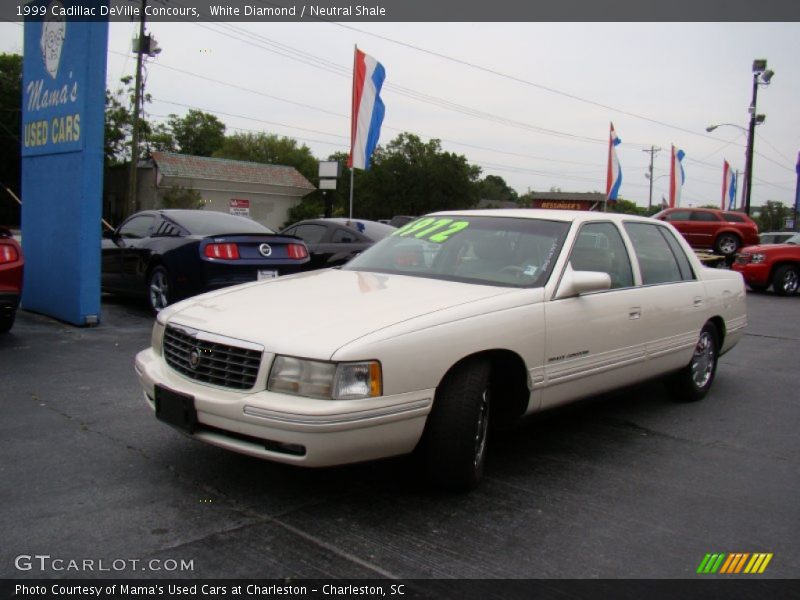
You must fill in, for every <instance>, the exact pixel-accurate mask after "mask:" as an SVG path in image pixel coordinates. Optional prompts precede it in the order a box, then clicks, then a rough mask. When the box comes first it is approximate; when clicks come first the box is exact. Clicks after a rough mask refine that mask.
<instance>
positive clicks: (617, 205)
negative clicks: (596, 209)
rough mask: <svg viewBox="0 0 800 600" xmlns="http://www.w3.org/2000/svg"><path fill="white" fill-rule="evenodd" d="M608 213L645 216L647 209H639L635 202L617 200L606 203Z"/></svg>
mask: <svg viewBox="0 0 800 600" xmlns="http://www.w3.org/2000/svg"><path fill="white" fill-rule="evenodd" d="M608 212H613V213H620V214H623V215H642V216H644V215H646V214H647V209H646V208H640V207H639V206H637V205H636V202H631V201H630V200H624V199H623V198H618V199H617V201H616V202H609V203H608Z"/></svg>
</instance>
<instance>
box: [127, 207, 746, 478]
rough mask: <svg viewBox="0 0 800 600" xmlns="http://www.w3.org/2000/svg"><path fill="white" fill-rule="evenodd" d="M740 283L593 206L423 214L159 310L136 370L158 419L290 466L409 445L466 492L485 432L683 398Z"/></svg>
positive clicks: (704, 369) (403, 449)
mask: <svg viewBox="0 0 800 600" xmlns="http://www.w3.org/2000/svg"><path fill="white" fill-rule="evenodd" d="M746 321H747V317H746V312H745V289H744V284H743V282H742V278H741V276H740V275H739V274H738V273H735V272H731V271H727V270H719V269H708V268H705V267H703V266H702V265H701V263H700V262H699V261H698V260H697V258H696V257H695V254H694V252H693V251H692V250H691V248H690V247H689V246H688V245H687V244H686V242H685V241H684V239H683V237H682V236H681V235H680V234H678V233H677V232H676V231H675V230H674V229H673V228H672V227H671V226H670V225H669V224H667V223H663V222H659V221H655V220H651V219H645V218H638V217H632V216H627V215H614V214H608V213H591V212H571V211H545V210H487V211H458V212H448V213H437V214H433V215H429V216H427V217H424V218H421V219H418V220H416V221H414V222H412V223H410V224H408V225H406V226H405V227H403V228H401V229H398V230H397V231H396V232H395V233H394V235H392V236H390V237H388V238H386V239H385V240H383V241H382V242H380V243H378V244H376V245H375V246H373V247H372V248H370V249H369V250H367V251H366V252H364V253H363V254H362V255H360V256H358V257H357V258H355V259H354V260H352V261H351V262H350V263H348V264H347V265H346V266H344V267H342V268H340V269H326V270H321V271H312V272H307V273H301V274H298V275H291V276H287V277H281V278H278V279H275V280H270V281H263V282H255V283H252V284H246V285H242V286H237V287H234V288H227V289H223V290H219V291H216V292H212V293H209V294H205V295H202V296H197V297H195V298H191V299H189V300H185V301H183V302H180V303H178V304H175V305H173V306H170V307H168V308H166V309H165V310H163V311H161V312H160V313H159V314H158V318H157V322H156V324H155V325H154V327H153V335H152V347H151V348H148V349H147V350H144V351H142V352H140V353H139V354H138V355H137V357H136V372H137V373H138V376H139V379H140V382H141V385H142V387H143V388H144V395H145V399H146V401H147V402H148V404H149V405H150V406H151V407H152V408H153V409H154V410H155V414H156V417H157V418H158V419H160V420H162V421H164V422H165V423H167V424H169V425H171V426H173V427H175V428H177V429H179V430H181V431H182V432H184V433H185V434H187V435H189V436H191V437H193V438H195V439H198V440H201V441H203V442H207V443H209V444H214V445H216V446H220V447H222V448H226V449H228V450H233V451H235V452H241V453H243V454H248V455H251V456H256V457H259V458H264V459H268V460H273V461H279V462H283V463H290V464H295V465H300V466H309V467H319V466H326V465H339V464H344V463H351V462H357V461H364V460H372V459H378V458H382V457H387V456H393V455H399V454H404V453H410V452H412V451H413V450H415V449H417V450H418V451H419V452H420V454H421V455H422V457H423V459H424V464H425V468H426V470H427V475H428V476H429V477H430V479H431V481H432V482H433V483H435V484H438V485H441V486H445V487H449V488H461V489H465V488H470V487H473V486H475V485H476V484H477V483H478V481H479V480H480V478H481V476H482V473H483V468H484V462H485V457H486V449H487V439H488V437H489V436H488V432H489V424H490V423H492V422H497V423H500V422H503V421H507V420H510V419H514V418H517V417H520V416H522V415H526V414H530V413H534V412H536V411H539V410H542V409H547V408H551V407H554V406H558V405H560V404H564V403H566V402H571V401H573V400H577V399H580V398H584V397H586V396H590V395H594V394H598V393H600V392H604V391H607V390H611V389H614V388H619V387H622V386H627V385H630V384H633V383H636V382H638V381H642V380H646V379H650V378H653V377H660V376H668V379H667V382H668V384H669V389H670V390H671V391H672V392H673V393H674V394H675V395H676V396H677V397H678V398H679V399H683V400H698V399H700V398H702V397H703V396H704V395H705V394H706V393H707V392H708V390H709V388H710V387H711V384H712V382H713V381H714V375H715V372H716V367H717V359H718V358H719V356H720V355H721V354H723V353H725V352H727V351H728V350H730V349H731V348H732V347H733V346H734V345H735V344H736V343H737V342H738V341H739V339H740V337H741V336H742V332H743V329H744V327H745V325H746Z"/></svg>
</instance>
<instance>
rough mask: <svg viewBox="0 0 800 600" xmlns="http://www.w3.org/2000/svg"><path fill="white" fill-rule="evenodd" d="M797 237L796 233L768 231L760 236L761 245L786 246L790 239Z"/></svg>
mask: <svg viewBox="0 0 800 600" xmlns="http://www.w3.org/2000/svg"><path fill="white" fill-rule="evenodd" d="M794 235H797V234H796V233H795V232H794V231H767V232H766V233H759V234H758V243H759V244H784V243H786V240H788V239H789V238H790V237H792V236H794Z"/></svg>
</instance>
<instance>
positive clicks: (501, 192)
mask: <svg viewBox="0 0 800 600" xmlns="http://www.w3.org/2000/svg"><path fill="white" fill-rule="evenodd" d="M478 186H479V188H480V196H481V200H492V201H494V202H497V203H498V205H499V203H501V202H516V201H517V200H518V195H517V191H516V190H515V189H513V188H511V187H509V185H508V184H507V183H506V180H505V179H503V178H502V177H498V176H497V175H487V176H486V177H484V178H483V179H482V180H481V181H480V182H479V184H478Z"/></svg>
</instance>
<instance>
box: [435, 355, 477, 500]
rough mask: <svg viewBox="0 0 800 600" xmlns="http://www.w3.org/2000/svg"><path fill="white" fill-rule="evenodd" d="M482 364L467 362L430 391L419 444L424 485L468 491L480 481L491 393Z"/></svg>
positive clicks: (472, 360) (474, 361)
mask: <svg viewBox="0 0 800 600" xmlns="http://www.w3.org/2000/svg"><path fill="white" fill-rule="evenodd" d="M490 376H491V368H490V364H489V362H488V361H487V360H485V359H482V358H473V359H469V360H467V361H465V362H463V363H461V364H460V365H458V366H457V367H456V368H455V369H453V370H452V371H450V373H448V374H447V375H446V376H445V378H444V380H443V381H442V383H441V385H440V386H439V388H438V389H437V391H436V397H435V399H434V403H433V408H432V410H431V413H430V415H429V416H428V423H427V425H426V428H425V438H424V440H423V452H424V459H425V467H426V471H427V475H428V479H429V481H430V482H431V483H432V484H433V485H435V486H437V487H443V488H447V489H452V490H469V489H472V488H474V487H475V486H476V485H478V482H479V481H480V480H481V478H482V477H483V470H484V465H485V462H486V444H487V441H488V437H489V415H490V409H491V400H492V390H491V385H490V383H491V382H490Z"/></svg>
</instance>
